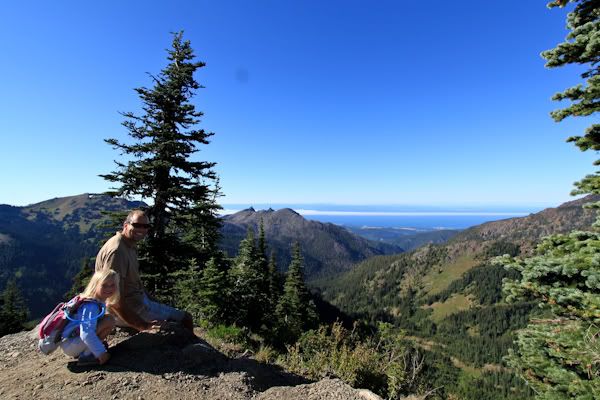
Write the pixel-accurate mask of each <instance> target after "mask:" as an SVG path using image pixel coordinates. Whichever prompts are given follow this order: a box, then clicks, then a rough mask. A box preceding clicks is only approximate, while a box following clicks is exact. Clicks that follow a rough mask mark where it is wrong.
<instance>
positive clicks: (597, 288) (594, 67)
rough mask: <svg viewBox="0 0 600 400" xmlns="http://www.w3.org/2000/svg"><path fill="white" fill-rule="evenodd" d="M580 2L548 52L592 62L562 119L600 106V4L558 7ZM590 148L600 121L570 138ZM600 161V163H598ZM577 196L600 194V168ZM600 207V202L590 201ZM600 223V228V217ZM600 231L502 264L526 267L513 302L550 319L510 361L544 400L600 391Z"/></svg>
mask: <svg viewBox="0 0 600 400" xmlns="http://www.w3.org/2000/svg"><path fill="white" fill-rule="evenodd" d="M567 3H575V8H574V9H573V10H572V11H571V12H570V13H569V14H568V16H567V28H568V29H569V30H570V32H569V34H568V35H567V38H566V40H565V42H563V43H561V44H559V45H558V46H556V47H555V48H554V49H551V50H548V51H545V52H544V53H542V55H543V57H544V58H546V60H547V64H546V66H547V67H549V68H554V67H560V66H565V65H570V64H577V65H584V66H585V67H586V68H588V69H587V70H585V72H584V73H583V74H582V75H581V77H582V78H583V79H585V80H586V82H585V84H583V85H581V84H580V85H577V86H574V87H571V88H569V89H566V90H565V91H564V92H562V93H557V94H556V95H554V100H559V101H560V100H568V101H570V105H569V106H568V107H566V108H563V109H561V110H557V111H554V112H552V117H553V118H554V119H555V120H556V121H561V120H563V119H564V118H566V117H569V116H577V117H585V116H591V115H593V114H594V113H596V112H598V111H600V69H599V68H598V62H599V61H600V6H599V4H598V2H597V1H595V0H571V1H566V0H564V1H563V0H559V1H556V2H554V3H550V6H561V7H562V6H565V5H566V4H567ZM568 141H570V142H574V143H575V144H576V145H577V146H578V147H579V148H580V149H581V150H582V151H587V150H593V151H598V150H600V125H599V124H592V125H591V126H590V127H589V128H588V129H587V130H586V133H585V135H584V136H572V137H570V138H569V139H568ZM595 164H596V165H598V164H600V161H596V162H595ZM575 185H576V187H577V189H576V190H574V191H573V193H574V194H584V193H593V194H598V193H600V174H599V173H596V174H594V175H588V176H586V177H585V178H584V179H582V180H581V181H579V182H577V183H576V184H575ZM588 207H590V208H596V209H598V208H600V202H595V203H593V204H590V205H588ZM595 226H596V227H598V226H600V219H598V220H597V222H596V224H595ZM599 259H600V235H599V234H598V233H592V232H578V231H573V232H571V233H570V234H567V235H554V236H550V237H548V238H546V239H545V240H544V241H543V242H542V243H541V244H540V245H539V246H538V248H537V255H536V256H534V257H531V258H527V259H523V260H521V259H511V258H510V257H504V258H502V259H500V260H499V261H498V262H499V263H502V264H504V265H506V266H507V268H510V269H513V270H515V271H518V272H519V273H520V275H521V276H520V278H519V279H515V280H510V281H507V282H506V283H505V285H504V289H505V291H506V295H507V301H515V300H522V299H527V300H532V301H535V302H536V303H538V304H539V306H540V308H542V309H543V310H546V311H547V312H549V317H548V318H544V319H532V320H531V321H530V324H529V325H528V326H527V328H526V329H523V330H521V331H520V332H519V333H518V336H517V345H518V348H517V349H516V350H515V351H514V352H511V354H510V356H509V357H508V358H507V361H508V363H509V365H510V366H511V367H513V368H514V369H515V370H517V371H518V372H519V374H520V375H521V376H522V377H523V378H524V379H525V380H527V382H528V383H529V384H530V385H531V387H532V388H533V389H534V391H535V392H536V397H537V398H539V399H559V398H560V399H562V398H570V399H593V398H599V397H600V363H599V362H598V360H600V340H599V338H600V266H599V264H598V260H599Z"/></svg>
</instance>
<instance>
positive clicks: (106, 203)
mask: <svg viewBox="0 0 600 400" xmlns="http://www.w3.org/2000/svg"><path fill="white" fill-rule="evenodd" d="M139 204H140V203H139V202H129V201H126V200H122V199H112V198H110V197H108V196H94V195H89V194H82V195H79V196H70V197H63V198H58V199H52V200H48V201H44V202H42V203H37V204H34V205H31V206H27V207H11V206H7V205H0V287H4V286H5V284H6V282H8V280H9V279H11V278H13V277H16V278H17V280H18V284H19V287H20V288H21V290H22V291H23V294H24V297H25V298H26V299H27V301H28V306H29V309H30V312H31V315H32V316H34V317H35V316H38V315H39V314H40V313H42V312H45V311H47V309H48V307H49V306H51V305H52V304H54V303H56V302H57V301H58V300H59V299H61V298H62V295H63V294H64V293H65V292H66V291H67V290H68V289H69V288H70V287H71V278H72V277H73V276H74V275H75V274H76V273H77V271H78V270H79V269H80V268H81V264H82V262H85V261H86V259H87V257H90V256H92V255H95V253H96V252H97V250H98V246H99V242H100V239H101V237H102V235H103V234H104V232H105V229H106V228H104V227H103V225H102V222H103V220H105V219H106V217H105V216H104V215H103V214H102V212H103V211H109V210H113V211H114V210H126V209H129V208H134V207H137V206H139Z"/></svg>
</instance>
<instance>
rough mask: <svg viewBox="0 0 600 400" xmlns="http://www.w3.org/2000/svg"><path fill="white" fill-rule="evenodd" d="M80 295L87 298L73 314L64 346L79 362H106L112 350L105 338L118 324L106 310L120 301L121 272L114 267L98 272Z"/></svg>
mask: <svg viewBox="0 0 600 400" xmlns="http://www.w3.org/2000/svg"><path fill="white" fill-rule="evenodd" d="M79 296H80V298H83V299H86V300H85V301H84V302H83V303H82V304H81V306H79V308H78V309H77V313H76V314H75V315H74V316H70V318H69V323H68V324H67V325H66V326H65V328H64V330H63V334H62V335H63V337H64V339H63V340H62V341H61V342H60V348H61V349H62V351H63V352H64V353H65V354H66V355H68V356H71V357H77V358H78V362H77V364H78V365H95V364H104V363H106V362H107V361H108V360H109V359H110V354H109V353H108V348H107V347H108V346H107V345H105V344H104V343H103V340H104V339H106V337H107V336H108V335H109V334H110V333H111V332H112V330H113V329H114V327H115V319H114V318H113V317H112V316H111V315H108V314H104V310H105V309H106V306H107V305H108V306H110V305H111V304H114V303H116V302H118V301H119V274H117V273H116V272H115V271H112V270H104V271H98V272H96V273H94V275H93V276H92V278H91V279H90V282H89V283H88V285H87V286H86V288H85V290H84V291H83V293H81V294H80V295H79Z"/></svg>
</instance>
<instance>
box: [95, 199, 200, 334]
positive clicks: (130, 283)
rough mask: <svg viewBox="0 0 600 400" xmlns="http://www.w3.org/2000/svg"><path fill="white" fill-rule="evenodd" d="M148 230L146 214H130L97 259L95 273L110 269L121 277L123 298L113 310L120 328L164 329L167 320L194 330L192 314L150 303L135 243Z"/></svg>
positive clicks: (140, 212)
mask: <svg viewBox="0 0 600 400" xmlns="http://www.w3.org/2000/svg"><path fill="white" fill-rule="evenodd" d="M149 228H150V224H149V220H148V217H147V216H146V214H145V213H144V212H143V211H141V210H133V211H131V212H130V213H129V215H127V218H126V219H125V222H124V223H123V230H122V231H121V232H117V233H116V235H115V236H113V237H112V238H110V239H109V240H108V241H107V242H106V243H105V244H104V246H102V248H101V249H100V251H99V252H98V256H97V257H96V271H99V270H102V269H105V268H110V269H112V270H114V271H116V272H118V273H119V276H120V285H119V288H120V291H121V298H120V300H119V302H118V303H117V304H116V305H114V306H112V307H111V309H112V310H113V311H115V312H116V314H117V317H118V318H117V325H118V326H129V327H132V328H134V329H137V330H138V331H145V330H148V329H152V328H157V327H161V326H164V324H165V322H166V321H177V322H180V323H181V324H182V325H183V326H184V327H186V328H187V329H189V330H190V331H193V329H194V324H193V320H192V316H191V315H190V314H189V313H187V312H185V311H181V310H178V309H176V308H173V307H170V306H168V305H166V304H161V303H158V302H155V301H152V300H150V299H149V298H148V295H147V294H146V291H145V290H144V285H143V284H142V280H141V279H140V272H139V262H138V258H137V251H136V244H137V242H139V241H141V240H143V239H144V238H145V237H146V235H147V234H148V229H149Z"/></svg>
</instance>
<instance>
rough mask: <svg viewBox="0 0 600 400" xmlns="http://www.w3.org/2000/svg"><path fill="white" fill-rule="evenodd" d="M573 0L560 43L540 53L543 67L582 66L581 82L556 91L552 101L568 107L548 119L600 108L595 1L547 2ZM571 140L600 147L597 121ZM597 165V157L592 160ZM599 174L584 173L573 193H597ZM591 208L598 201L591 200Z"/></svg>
mask: <svg viewBox="0 0 600 400" xmlns="http://www.w3.org/2000/svg"><path fill="white" fill-rule="evenodd" d="M567 3H575V8H574V9H573V10H572V11H571V12H570V13H569V14H568V15H567V28H568V29H569V30H570V32H569V34H568V35H567V37H566V38H565V41H564V42H563V43H560V44H559V45H558V46H556V47H555V48H553V49H550V50H547V51H544V52H543V53H542V56H543V57H544V58H545V59H546V61H547V62H546V67H548V68H556V67H563V66H567V65H571V64H576V65H583V66H585V68H586V69H585V70H584V72H583V73H582V74H581V78H582V79H584V80H585V82H584V83H583V84H578V85H576V86H573V87H570V88H568V89H566V90H565V91H563V92H562V93H556V94H555V95H554V97H553V100H558V101H563V100H567V101H568V102H569V104H570V105H569V106H568V107H565V108H563V109H559V110H556V111H553V112H552V113H551V115H552V118H554V120H555V121H562V120H563V119H565V118H567V117H587V116H591V115H593V114H594V113H596V112H598V111H600V69H599V68H598V61H599V60H600V57H599V54H600V52H599V50H598V48H599V40H600V39H598V37H599V32H600V17H599V16H598V15H599V13H598V9H600V7H599V6H598V2H597V1H596V0H570V1H568V2H567V1H563V0H561V1H557V2H553V3H549V5H551V6H556V5H560V6H561V7H562V6H565V5H566V4H567ZM568 141H569V142H573V143H575V145H576V146H577V147H579V149H580V150H581V151H588V150H591V151H596V152H597V151H598V150H600V124H598V123H593V124H592V125H590V126H589V127H588V128H587V129H586V131H585V134H584V135H583V136H580V135H575V136H571V137H569V139H568ZM594 164H595V165H599V164H600V160H597V161H595V162H594ZM599 183H600V173H598V172H596V173H595V174H593V175H588V176H586V177H585V178H583V179H582V180H581V181H579V182H577V183H576V184H575V186H576V187H577V189H575V190H574V191H573V194H584V193H595V194H598V193H600V184H599ZM593 207H594V208H599V207H600V204H599V203H595V205H594V206H593Z"/></svg>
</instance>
